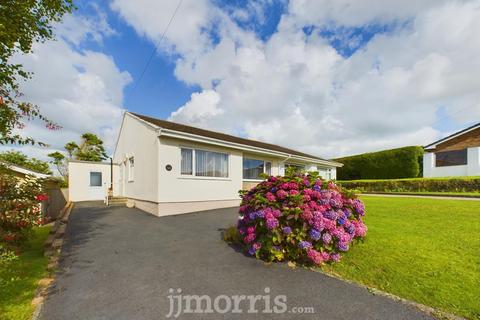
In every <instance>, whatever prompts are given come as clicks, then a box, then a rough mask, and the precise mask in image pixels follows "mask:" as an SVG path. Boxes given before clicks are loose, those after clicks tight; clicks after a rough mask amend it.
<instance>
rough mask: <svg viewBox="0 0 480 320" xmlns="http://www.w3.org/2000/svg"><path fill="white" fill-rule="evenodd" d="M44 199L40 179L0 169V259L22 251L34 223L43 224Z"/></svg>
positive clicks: (6, 258) (45, 197) (45, 198)
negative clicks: (41, 205)
mask: <svg viewBox="0 0 480 320" xmlns="http://www.w3.org/2000/svg"><path fill="white" fill-rule="evenodd" d="M45 200H47V196H46V195H45V194H44V192H43V190H42V184H41V180H40V179H37V178H35V177H32V176H26V177H25V178H18V177H15V176H13V175H11V174H8V173H5V172H4V170H3V172H1V173H0V262H2V260H8V259H10V258H11V257H12V253H13V252H16V253H18V252H19V245H20V244H21V243H22V242H23V241H25V240H26V239H27V238H28V236H29V235H30V234H31V232H30V231H31V229H32V227H34V226H37V225H42V224H44V222H45V221H44V219H43V217H42V212H41V208H40V203H41V202H42V201H45Z"/></svg>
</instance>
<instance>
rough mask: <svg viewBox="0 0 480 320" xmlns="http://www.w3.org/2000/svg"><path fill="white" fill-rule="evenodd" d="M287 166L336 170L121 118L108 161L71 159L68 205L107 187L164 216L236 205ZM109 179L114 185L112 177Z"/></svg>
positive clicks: (330, 173) (229, 139)
mask: <svg viewBox="0 0 480 320" xmlns="http://www.w3.org/2000/svg"><path fill="white" fill-rule="evenodd" d="M289 166H293V167H298V168H301V169H305V170H307V171H318V172H319V173H320V175H321V176H322V177H323V178H325V179H335V178H336V168H337V167H340V166H342V164H340V163H337V162H333V161H329V160H325V159H322V158H319V157H316V156H313V155H309V154H305V153H302V152H298V151H295V150H291V149H287V148H284V147H281V146H278V145H273V144H269V143H263V142H259V141H255V140H249V139H244V138H240V137H235V136H231V135H227V134H223V133H219V132H214V131H209V130H204V129H200V128H195V127H191V126H186V125H182V124H178V123H173V122H169V121H164V120H159V119H154V118H150V117H147V116H143V115H139V114H134V113H130V112H126V113H125V115H124V117H123V122H122V126H121V129H120V134H119V137H118V140H117V145H116V147H115V152H114V155H113V161H112V163H109V162H105V163H92V162H80V161H71V162H70V163H69V185H70V200H71V201H85V200H102V199H104V198H105V197H106V195H107V189H108V188H112V189H113V196H115V197H125V198H127V199H128V202H129V203H130V204H131V205H134V206H136V207H138V208H139V209H142V210H145V211H147V212H150V213H152V214H155V215H159V216H163V215H170V214H179V213H186V212H193V211H201V210H208V209H215V208H222V207H232V206H237V205H238V204H239V196H238V191H239V190H240V189H245V188H249V187H251V186H253V185H255V184H256V183H258V182H260V181H262V180H261V178H259V174H261V173H268V174H272V175H283V174H284V172H285V168H286V167H289ZM112 177H113V179H112Z"/></svg>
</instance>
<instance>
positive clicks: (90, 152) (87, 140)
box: [65, 133, 108, 161]
mask: <svg viewBox="0 0 480 320" xmlns="http://www.w3.org/2000/svg"><path fill="white" fill-rule="evenodd" d="M73 143H75V142H70V143H67V145H70V144H73ZM65 149H67V148H66V146H65ZM75 157H76V159H77V160H83V161H102V160H105V159H107V158H108V156H107V152H106V151H105V147H104V146H103V141H102V140H101V139H100V138H99V137H97V136H96V135H95V134H93V133H84V134H83V135H82V142H81V143H80V146H78V147H77V149H76V151H75Z"/></svg>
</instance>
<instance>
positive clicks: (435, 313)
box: [308, 267, 467, 320]
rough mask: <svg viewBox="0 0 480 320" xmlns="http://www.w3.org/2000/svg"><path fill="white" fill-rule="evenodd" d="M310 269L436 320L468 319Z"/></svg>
mask: <svg viewBox="0 0 480 320" xmlns="http://www.w3.org/2000/svg"><path fill="white" fill-rule="evenodd" d="M308 269H310V270H312V271H314V272H320V273H322V274H324V275H326V276H327V277H330V278H334V279H337V280H340V281H343V282H346V283H349V284H353V285H356V286H358V287H360V288H363V289H365V290H367V291H368V292H370V293H371V294H373V295H379V296H383V297H386V298H389V299H392V300H395V301H398V302H400V303H403V304H406V305H409V306H412V307H414V308H417V309H419V310H420V311H422V312H424V313H426V314H428V315H430V316H432V317H434V318H435V319H439V320H441V319H445V320H467V318H463V317H461V316H457V315H455V314H453V313H450V312H447V311H443V310H440V309H438V308H434V307H430V306H427V305H425V304H421V303H419V302H415V301H413V300H408V299H405V298H402V297H399V296H397V295H394V294H392V293H388V292H386V291H382V290H380V289H377V288H374V287H369V286H367V285H365V284H362V283H360V282H356V281H354V280H350V279H346V278H343V277H341V276H340V275H338V274H336V273H330V272H327V271H324V270H322V269H321V267H319V268H311V267H310V268H308Z"/></svg>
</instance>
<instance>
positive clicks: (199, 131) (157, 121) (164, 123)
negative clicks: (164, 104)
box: [130, 112, 330, 161]
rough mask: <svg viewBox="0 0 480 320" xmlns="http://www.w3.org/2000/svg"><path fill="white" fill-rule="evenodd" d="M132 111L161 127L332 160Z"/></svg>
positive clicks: (301, 155) (307, 156)
mask: <svg viewBox="0 0 480 320" xmlns="http://www.w3.org/2000/svg"><path fill="white" fill-rule="evenodd" d="M130 113H131V114H133V115H134V116H136V117H138V118H140V119H142V120H144V121H146V122H149V123H151V124H153V125H155V126H158V127H160V128H164V129H169V130H174V131H180V132H185V133H189V134H195V135H199V136H203V137H207V138H213V139H218V140H222V141H228V142H233V143H238V144H243V145H247V146H253V147H257V148H263V149H268V150H273V151H278V152H283V153H287V154H291V155H296V156H300V157H306V158H312V159H317V160H324V161H330V160H327V159H323V158H320V157H317V156H314V155H311V154H307V153H303V152H299V151H296V150H292V149H288V148H284V147H282V146H279V145H276V144H271V143H265V142H260V141H256V140H250V139H245V138H240V137H236V136H232V135H229V134H225V133H220V132H216V131H210V130H205V129H200V128H196V127H192V126H187V125H184V124H179V123H175V122H170V121H166V120H160V119H155V118H151V117H147V116H144V115H141V114H137V113H133V112H130Z"/></svg>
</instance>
